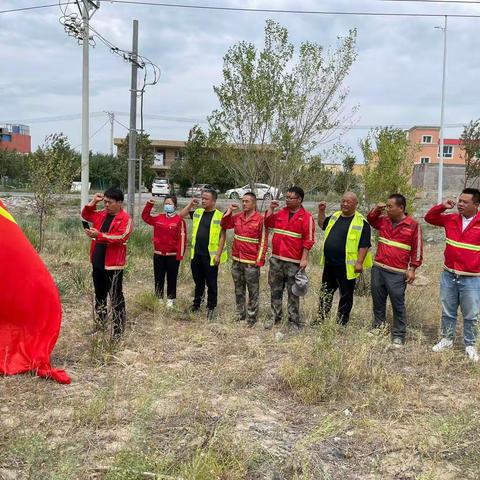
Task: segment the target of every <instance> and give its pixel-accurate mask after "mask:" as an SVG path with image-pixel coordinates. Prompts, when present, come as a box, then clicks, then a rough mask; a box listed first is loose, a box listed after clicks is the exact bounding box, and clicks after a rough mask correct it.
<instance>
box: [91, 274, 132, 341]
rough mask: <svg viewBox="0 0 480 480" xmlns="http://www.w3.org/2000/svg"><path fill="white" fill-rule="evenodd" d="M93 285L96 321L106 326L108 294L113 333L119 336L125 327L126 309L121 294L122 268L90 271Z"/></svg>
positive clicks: (101, 325) (102, 326)
mask: <svg viewBox="0 0 480 480" xmlns="http://www.w3.org/2000/svg"><path fill="white" fill-rule="evenodd" d="M92 278H93V286H94V289H95V313H96V322H97V324H98V325H99V326H100V327H101V328H106V326H107V319H108V308H107V299H108V296H109V295H110V304H111V307H112V324H113V335H114V336H119V335H121V334H122V333H123V331H124V329H125V320H126V311H125V298H124V296H123V290H122V284H123V270H100V269H96V268H94V269H93V271H92Z"/></svg>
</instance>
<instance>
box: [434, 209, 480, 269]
mask: <svg viewBox="0 0 480 480" xmlns="http://www.w3.org/2000/svg"><path fill="white" fill-rule="evenodd" d="M445 210H446V208H445V207H444V206H443V205H442V204H440V205H435V206H434V207H432V208H431V209H430V210H429V211H428V212H427V213H426V215H425V221H426V222H427V223H430V224H431V225H436V226H438V227H443V228H444V229H445V237H446V245H445V252H444V257H445V267H446V268H447V269H448V270H449V271H451V272H453V273H456V274H457V275H475V276H477V275H478V276H480V213H477V215H476V216H475V218H473V220H472V221H471V222H470V223H469V224H468V226H467V228H465V230H464V231H463V232H462V216H461V215H460V214H459V213H443V212H445Z"/></svg>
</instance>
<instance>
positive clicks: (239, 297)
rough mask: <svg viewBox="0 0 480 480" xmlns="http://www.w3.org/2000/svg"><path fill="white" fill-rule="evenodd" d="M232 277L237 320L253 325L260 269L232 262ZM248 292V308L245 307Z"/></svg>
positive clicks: (256, 309)
mask: <svg viewBox="0 0 480 480" xmlns="http://www.w3.org/2000/svg"><path fill="white" fill-rule="evenodd" d="M232 277H233V282H234V284H235V302H236V305H237V318H238V320H245V319H246V320H247V321H248V323H250V324H253V323H255V322H256V321H257V316H258V305H259V301H258V298H259V292H260V267H256V266H255V265H249V264H247V263H241V262H236V261H235V260H234V261H233V262H232ZM247 290H248V306H246V291H247Z"/></svg>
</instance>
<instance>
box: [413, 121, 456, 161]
mask: <svg viewBox="0 0 480 480" xmlns="http://www.w3.org/2000/svg"><path fill="white" fill-rule="evenodd" d="M407 138H408V140H409V141H410V143H411V144H414V145H418V150H417V151H415V154H414V161H413V164H414V165H424V164H427V163H439V160H440V127H428V126H414V127H412V128H410V129H409V130H408V131H407ZM443 163H444V164H450V165H464V164H465V160H464V158H463V155H462V151H461V149H460V140H459V139H458V138H445V139H444V140H443Z"/></svg>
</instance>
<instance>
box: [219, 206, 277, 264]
mask: <svg viewBox="0 0 480 480" xmlns="http://www.w3.org/2000/svg"><path fill="white" fill-rule="evenodd" d="M221 226H222V228H223V229H224V230H228V229H230V228H233V234H234V235H233V244H232V258H233V260H236V261H237V262H241V263H248V264H251V265H256V266H257V267H262V266H263V265H264V264H265V254H266V252H267V246H268V245H267V244H268V232H267V229H266V228H265V227H264V222H263V215H261V214H260V213H258V212H254V213H253V214H252V215H250V216H249V217H248V218H247V217H246V216H245V214H244V213H243V212H242V213H239V214H237V215H232V214H229V215H224V216H223V218H222V222H221Z"/></svg>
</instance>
